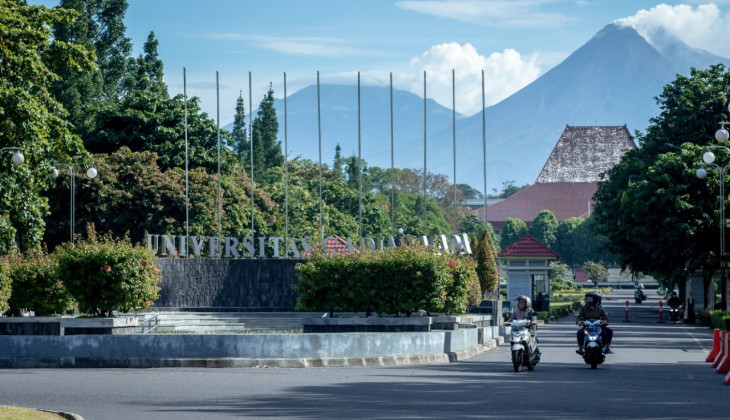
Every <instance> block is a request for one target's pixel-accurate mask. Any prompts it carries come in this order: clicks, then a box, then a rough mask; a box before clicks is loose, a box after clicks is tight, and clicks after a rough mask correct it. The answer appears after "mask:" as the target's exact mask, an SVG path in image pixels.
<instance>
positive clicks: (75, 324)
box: [61, 317, 137, 335]
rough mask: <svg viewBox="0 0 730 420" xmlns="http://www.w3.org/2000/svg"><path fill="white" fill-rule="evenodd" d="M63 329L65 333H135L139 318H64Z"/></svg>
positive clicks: (62, 321) (62, 320)
mask: <svg viewBox="0 0 730 420" xmlns="http://www.w3.org/2000/svg"><path fill="white" fill-rule="evenodd" d="M61 330H62V331H63V335H79V334H102V335H118V334H134V333H135V331H136V330H137V318H136V317H119V318H62V319H61Z"/></svg>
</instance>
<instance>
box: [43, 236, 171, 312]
mask: <svg viewBox="0 0 730 420" xmlns="http://www.w3.org/2000/svg"><path fill="white" fill-rule="evenodd" d="M88 237H89V239H87V240H80V241H78V242H76V243H75V244H64V245H62V246H60V247H58V248H56V250H55V251H54V254H57V258H58V272H59V274H60V275H61V276H62V278H65V279H66V280H65V284H66V287H67V288H68V290H69V292H71V294H72V295H73V296H74V297H75V298H76V300H77V301H78V304H79V309H80V310H81V311H82V312H85V313H88V314H91V315H99V316H109V315H111V312H112V311H120V312H128V311H130V310H137V309H141V308H145V307H147V306H150V305H152V302H154V301H155V299H157V296H158V292H159V288H158V287H157V284H158V283H159V282H160V280H161V275H160V272H159V268H157V267H155V266H154V258H155V257H154V254H153V253H152V251H150V250H148V249H147V248H145V247H142V246H140V245H132V243H131V242H130V240H129V238H124V239H122V240H115V239H112V238H111V237H110V236H104V237H102V238H98V237H97V235H96V233H95V232H94V231H93V229H90V230H89V232H88Z"/></svg>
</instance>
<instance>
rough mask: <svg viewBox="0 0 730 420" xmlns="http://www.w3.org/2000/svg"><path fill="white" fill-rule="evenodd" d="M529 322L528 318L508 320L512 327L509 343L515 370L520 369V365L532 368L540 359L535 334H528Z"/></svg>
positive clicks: (528, 368)
mask: <svg viewBox="0 0 730 420" xmlns="http://www.w3.org/2000/svg"><path fill="white" fill-rule="evenodd" d="M530 322H531V321H530V320H528V319H520V320H512V321H510V322H509V325H510V327H512V332H511V334H510V335H511V338H510V343H511V344H512V365H513V366H514V368H515V372H520V371H522V366H525V367H526V368H527V370H533V369H535V365H537V363H538V362H539V361H540V349H539V348H538V347H537V335H535V337H532V334H530Z"/></svg>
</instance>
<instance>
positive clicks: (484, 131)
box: [482, 70, 487, 229]
mask: <svg viewBox="0 0 730 420" xmlns="http://www.w3.org/2000/svg"><path fill="white" fill-rule="evenodd" d="M484 97H485V95H484V70H482V153H483V154H484V228H485V229H486V227H487V114H486V108H487V107H486V104H485V101H484Z"/></svg>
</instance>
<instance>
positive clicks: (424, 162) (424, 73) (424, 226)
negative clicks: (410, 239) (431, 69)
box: [423, 71, 428, 236]
mask: <svg viewBox="0 0 730 420" xmlns="http://www.w3.org/2000/svg"><path fill="white" fill-rule="evenodd" d="M426 149H427V147H426V72H425V71H424V72H423V234H424V235H425V236H428V225H427V220H426V197H427V195H426V194H427V193H426Z"/></svg>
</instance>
